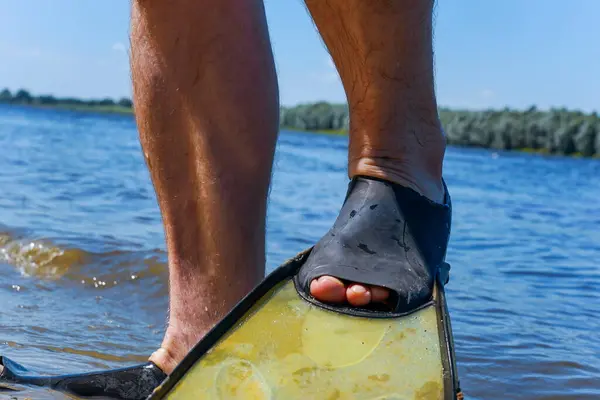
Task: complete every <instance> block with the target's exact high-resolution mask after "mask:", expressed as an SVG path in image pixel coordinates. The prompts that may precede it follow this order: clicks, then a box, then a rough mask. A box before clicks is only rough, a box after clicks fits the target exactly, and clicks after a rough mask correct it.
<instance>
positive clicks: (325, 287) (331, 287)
mask: <svg viewBox="0 0 600 400" xmlns="http://www.w3.org/2000/svg"><path fill="white" fill-rule="evenodd" d="M310 294H311V295H313V296H314V297H315V298H316V299H317V300H320V301H322V302H325V303H343V302H345V301H346V287H345V286H344V283H343V282H342V281H340V280H339V279H337V278H334V277H333V276H321V277H319V278H317V279H314V280H313V281H312V282H311V283H310Z"/></svg>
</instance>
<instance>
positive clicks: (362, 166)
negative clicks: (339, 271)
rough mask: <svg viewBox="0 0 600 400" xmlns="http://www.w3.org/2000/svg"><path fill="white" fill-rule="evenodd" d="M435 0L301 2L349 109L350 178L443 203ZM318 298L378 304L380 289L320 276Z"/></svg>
mask: <svg viewBox="0 0 600 400" xmlns="http://www.w3.org/2000/svg"><path fill="white" fill-rule="evenodd" d="M433 2H434V0H395V1H394V0H369V1H365V0H306V4H307V6H308V9H309V11H310V13H311V14H312V17H313V19H314V21H315V23H316V25H317V27H318V29H319V31H320V33H321V35H322V37H323V40H324V41H325V44H326V46H327V47H328V49H329V51H330V53H331V55H332V57H333V60H334V62H335V65H336V66H337V68H338V71H339V72H340V77H341V79H342V83H343V85H344V89H345V91H346V95H347V97H348V102H349V107H350V150H349V174H350V177H351V178H352V177H354V176H356V175H366V176H372V177H378V178H383V179H386V180H389V181H391V182H395V183H398V184H401V185H403V186H407V187H410V188H412V189H414V190H416V191H417V192H419V193H421V194H422V195H424V196H426V197H428V198H430V199H432V200H434V201H438V202H441V201H442V199H443V195H444V189H443V184H442V162H443V158H444V151H445V144H446V141H445V137H444V135H443V132H442V128H441V124H440V121H439V119H438V113H437V103H436V98H435V91H434V76H433V45H432V12H433ZM311 293H312V294H313V296H315V297H317V298H318V299H320V300H322V301H329V302H341V301H345V300H346V299H347V300H348V301H349V302H350V303H351V304H354V305H357V306H358V305H364V304H367V303H369V302H370V301H383V300H385V299H386V298H387V296H388V292H387V290H385V289H382V288H369V287H365V286H363V285H352V284H351V285H348V286H344V284H343V283H342V282H341V281H340V280H338V279H336V278H333V277H329V276H325V277H321V278H319V279H317V280H314V281H313V282H312V283H311Z"/></svg>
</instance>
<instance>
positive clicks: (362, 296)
mask: <svg viewBox="0 0 600 400" xmlns="http://www.w3.org/2000/svg"><path fill="white" fill-rule="evenodd" d="M346 298H347V299H348V303H350V304H351V305H353V306H355V307H360V306H364V305H367V304H369V303H370V302H371V291H370V290H369V289H368V288H367V287H365V286H363V285H360V284H352V285H350V286H348V289H346Z"/></svg>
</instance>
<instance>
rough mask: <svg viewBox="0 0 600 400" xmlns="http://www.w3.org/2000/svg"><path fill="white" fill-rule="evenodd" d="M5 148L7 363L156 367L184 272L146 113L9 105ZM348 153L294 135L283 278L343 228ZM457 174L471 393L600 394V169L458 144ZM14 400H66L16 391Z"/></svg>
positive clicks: (451, 181) (457, 274) (2, 248)
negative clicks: (293, 259)
mask: <svg viewBox="0 0 600 400" xmlns="http://www.w3.org/2000/svg"><path fill="white" fill-rule="evenodd" d="M0 148H1V149H2V156H1V157H0V171H1V173H0V188H1V189H2V190H1V191H0V270H1V272H0V302H1V304H2V307H1V308H0V355H4V356H8V357H9V358H12V359H14V360H16V361H18V362H19V363H21V364H24V365H25V366H27V367H28V368H30V369H31V370H33V371H34V372H36V373H52V374H56V373H70V372H83V371H90V370H94V369H103V368H109V367H121V366H127V365H131V364H133V363H139V362H144V361H145V360H146V359H147V356H148V355H149V354H150V353H151V352H152V351H153V350H155V349H156V348H157V346H158V345H159V343H160V340H161V338H162V333H163V331H164V321H165V314H166V310H167V269H166V263H165V262H166V254H165V251H164V243H163V240H164V238H163V230H162V226H161V221H160V215H159V212H158V207H157V204H156V200H155V197H154V192H153V189H152V185H151V183H150V180H149V176H148V172H147V170H146V167H145V165H144V162H143V159H142V156H141V151H140V146H139V143H138V140H137V133H136V128H135V124H134V122H133V119H132V118H131V117H129V116H102V115H94V114H80V113H73V112H68V111H50V110H36V109H26V108H18V107H8V106H0ZM346 150H347V142H346V138H344V137H337V136H327V135H318V134H304V133H293V132H282V134H281V136H280V140H279V144H278V149H277V156H276V166H275V172H274V178H273V179H274V182H273V187H272V191H271V196H270V204H269V218H268V233H267V240H268V270H272V269H273V268H274V267H276V266H277V265H278V264H279V263H281V262H282V261H284V260H285V259H287V258H288V257H290V256H292V255H294V254H295V253H296V252H298V251H301V250H303V249H304V248H306V247H308V246H310V245H311V244H313V243H314V242H315V241H316V240H318V239H319V237H320V236H321V235H322V234H324V233H325V231H326V230H327V229H328V228H329V226H330V225H331V224H332V223H333V220H334V219H335V217H336V215H337V210H338V208H339V206H340V204H341V202H342V200H343V196H344V194H345V190H346V184H347V179H346V171H345V158H346ZM445 176H446V180H447V183H448V186H449V188H450V191H451V194H452V196H453V203H454V219H453V233H452V239H451V243H450V248H449V252H448V261H449V262H450V263H451V264H452V267H453V269H452V278H451V281H450V284H449V286H448V289H447V290H448V297H449V299H448V300H449V307H450V310H451V313H452V320H453V328H454V333H455V337H456V339H455V340H456V348H457V349H456V351H457V357H458V364H459V372H460V377H461V383H462V387H463V390H464V392H465V394H466V396H467V398H469V399H486V400H487V399H506V398H510V399H545V400H549V399H593V398H600V340H599V339H600V333H599V332H600V318H598V311H600V294H599V293H600V266H599V261H600V229H599V227H600V201H599V200H598V199H599V197H600V179H599V177H600V162H599V161H597V160H584V159H568V158H558V157H541V156H534V155H526V154H518V153H503V152H499V153H498V152H492V151H487V150H479V149H457V148H450V149H449V150H448V152H447V156H446V161H445ZM233 245H235V244H233V243H232V246H233ZM11 396H13V397H14V396H16V397H17V398H19V399H20V398H26V397H33V398H64V397H62V396H59V395H56V394H49V393H47V392H40V391H34V392H33V393H32V392H31V391H29V392H12V393H8V392H3V391H0V398H10V397H11ZM56 396H58V397H56Z"/></svg>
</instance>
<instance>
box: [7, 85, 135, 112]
mask: <svg viewBox="0 0 600 400" xmlns="http://www.w3.org/2000/svg"><path fill="white" fill-rule="evenodd" d="M0 103H9V104H18V105H33V106H35V105H37V106H59V105H60V106H87V107H98V106H101V107H116V106H118V107H123V108H132V105H133V103H132V101H131V99H128V98H126V97H123V98H122V99H119V100H113V99H111V98H105V99H90V100H84V99H78V98H74V97H55V96H52V95H41V96H33V95H32V94H31V93H29V91H27V90H25V89H19V90H17V91H16V92H15V93H12V92H11V91H10V90H8V89H4V90H2V92H0Z"/></svg>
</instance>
